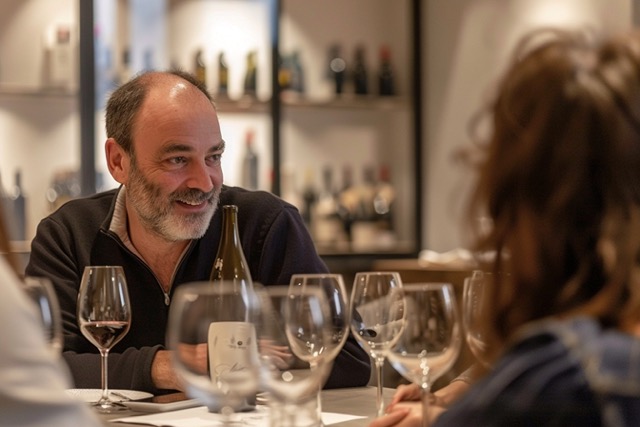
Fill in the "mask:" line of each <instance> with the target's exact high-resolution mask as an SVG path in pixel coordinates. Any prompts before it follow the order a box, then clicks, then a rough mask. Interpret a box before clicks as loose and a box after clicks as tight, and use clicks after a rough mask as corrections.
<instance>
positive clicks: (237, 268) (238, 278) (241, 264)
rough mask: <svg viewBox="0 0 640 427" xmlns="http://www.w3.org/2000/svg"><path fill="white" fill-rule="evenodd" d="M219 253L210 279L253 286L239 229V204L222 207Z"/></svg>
mask: <svg viewBox="0 0 640 427" xmlns="http://www.w3.org/2000/svg"><path fill="white" fill-rule="evenodd" d="M221 233H222V234H221V235H220V244H219V245H218V253H217V254H216V258H215V261H214V262H213V269H212V270H211V276H210V280H211V281H212V282H216V281H222V280H224V281H233V282H236V283H238V284H239V285H241V286H246V287H248V288H251V287H252V286H253V281H252V279H251V272H250V271H249V264H248V263H247V259H246V258H245V256H244V252H243V250H242V244H241V242H240V232H239V230H238V206H236V205H224V206H223V207H222V231H221Z"/></svg>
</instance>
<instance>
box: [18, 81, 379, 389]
mask: <svg viewBox="0 0 640 427" xmlns="http://www.w3.org/2000/svg"><path fill="white" fill-rule="evenodd" d="M106 129H107V137H108V139H107V141H106V143H105V152H106V158H107V165H108V168H109V172H110V173H111V175H112V176H113V178H114V179H115V180H116V181H117V182H119V183H120V184H121V186H120V188H118V189H116V190H111V191H107V192H104V193H99V194H96V195H93V196H90V197H87V198H83V199H77V200H73V201H71V202H69V203H67V204H65V205H64V206H62V207H61V208H60V209H58V210H57V211H56V212H54V213H53V214H51V215H50V216H48V217H47V218H45V219H44V220H42V222H41V223H40V225H39V226H38V231H37V234H36V237H35V238H34V240H33V243H32V251H31V258H30V260H29V264H28V266H27V270H26V273H27V274H28V275H33V276H46V277H49V278H50V279H51V280H52V282H53V283H54V286H55V288H56V293H57V295H58V298H59V300H60V306H61V309H62V313H63V323H64V331H65V346H64V352H63V357H64V359H65V360H66V362H67V363H68V364H69V367H70V368H71V372H72V374H73V378H74V381H75V386H76V387H82V388H98V387H100V357H99V354H98V353H97V349H96V347H95V346H93V345H92V344H91V343H90V342H89V341H88V340H86V339H85V338H84V336H83V335H82V333H81V332H80V329H79V327H78V322H77V317H76V300H77V296H78V289H79V285H80V278H81V276H82V273H83V270H84V267H85V266H87V265H121V266H123V267H124V269H125V274H126V277H127V282H128V285H129V294H130V298H131V305H132V317H133V319H132V324H131V328H130V330H129V332H128V334H127V335H126V336H125V337H124V338H123V339H122V341H120V342H119V343H118V344H117V345H116V346H115V347H114V348H113V349H112V350H111V352H110V355H109V386H110V387H112V388H126V389H135V390H144V391H149V392H152V393H154V394H157V393H160V392H162V391H163V390H175V389H180V384H179V382H178V380H177V378H176V376H175V373H174V371H173V369H172V367H171V364H170V352H169V351H168V350H166V349H165V347H164V345H165V335H166V328H167V320H168V314H169V306H170V304H171V297H172V295H173V293H174V291H175V289H176V288H177V287H179V286H180V285H181V284H184V283H187V282H190V281H196V280H207V279H208V278H209V274H210V272H211V267H212V264H213V259H214V257H215V254H216V250H217V248H218V243H219V239H220V231H221V227H222V210H221V209H219V208H220V206H222V205H227V204H234V205H237V206H238V225H239V229H240V234H241V240H242V247H243V249H244V252H245V255H246V258H247V262H248V264H249V268H250V270H251V274H252V277H253V279H254V280H255V281H256V282H260V283H263V284H265V285H275V284H288V283H289V280H290V278H291V275H292V274H296V273H320V272H326V271H327V268H326V266H325V264H324V263H323V262H322V260H321V259H320V257H319V256H318V254H317V253H316V251H315V248H314V245H313V242H312V241H311V238H310V236H309V234H308V232H307V229H306V228H305V225H304V223H303V221H302V219H301V217H300V214H299V212H298V211H297V209H296V208H295V207H293V206H292V205H290V204H288V203H286V202H284V201H283V200H281V199H280V198H278V197H276V196H274V195H272V194H270V193H267V192H264V191H247V190H245V189H242V188H238V187H228V186H225V185H223V173H222V168H221V164H220V159H221V156H222V155H223V152H224V148H225V144H226V143H225V141H224V139H223V138H222V133H221V132H220V124H219V122H218V115H217V112H216V109H215V106H214V105H213V102H212V99H211V97H210V95H209V94H208V92H207V90H206V88H205V87H204V86H202V85H201V84H200V83H199V82H198V81H197V80H195V79H194V78H193V76H191V75H190V74H187V73H184V72H180V71H175V72H148V73H145V74H142V75H140V76H138V77H136V78H134V79H133V80H131V81H129V82H127V83H125V84H124V85H123V86H121V87H120V88H118V89H117V90H116V91H115V92H114V93H113V94H112V95H111V97H110V99H109V101H108V103H107V109H106ZM369 373H370V366H369V357H368V356H367V354H366V353H365V352H364V351H363V350H362V349H361V348H360V347H359V346H358V345H357V343H356V342H355V340H354V339H353V338H352V337H350V338H349V340H348V341H347V343H346V345H345V347H344V348H343V350H342V352H341V354H340V355H339V356H338V357H337V358H336V361H335V363H334V367H333V371H332V373H331V375H330V377H329V379H328V381H327V384H326V387H352V386H360V385H365V384H366V383H367V382H368V380H369Z"/></svg>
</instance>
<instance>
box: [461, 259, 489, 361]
mask: <svg viewBox="0 0 640 427" xmlns="http://www.w3.org/2000/svg"><path fill="white" fill-rule="evenodd" d="M492 277H493V276H492V275H491V273H485V272H483V271H480V270H475V271H473V273H472V274H471V277H467V278H466V279H465V280H464V287H463V293H462V324H463V326H464V331H465V338H466V341H467V345H468V346H469V350H471V353H473V355H474V356H475V358H476V359H477V360H478V361H479V362H480V363H481V364H482V365H484V367H488V366H489V364H490V363H489V360H488V358H487V340H486V336H485V335H486V334H485V332H484V331H483V325H484V320H483V318H482V316H483V312H484V310H485V309H486V308H485V307H486V305H487V299H488V297H489V296H488V294H487V290H488V287H489V286H490V285H491V283H492V282H491V281H492Z"/></svg>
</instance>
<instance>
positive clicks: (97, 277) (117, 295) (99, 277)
mask: <svg viewBox="0 0 640 427" xmlns="http://www.w3.org/2000/svg"><path fill="white" fill-rule="evenodd" d="M78 323H79V326H80V330H81V331H82V334H83V335H84V336H85V337H86V338H87V339H88V340H89V341H90V342H91V343H92V344H93V345H95V346H96V347H97V348H98V350H100V356H101V360H102V364H101V371H102V375H101V377H102V395H101V397H100V399H99V400H98V401H97V402H95V403H94V404H93V406H95V407H96V409H97V410H98V412H103V413H109V412H115V411H119V410H123V409H126V407H125V406H124V405H122V404H120V403H117V402H113V401H111V400H110V399H109V389H108V383H107V378H108V367H107V361H108V355H109V350H111V348H112V347H113V346H114V345H115V344H116V343H117V342H119V341H120V340H121V339H122V338H123V337H124V336H125V335H126V334H127V332H129V327H130V326H131V304H130V303H129V292H128V290H127V281H126V279H125V275H124V270H123V269H122V267H119V266H87V267H85V268H84V273H83V274H82V280H81V282H80V292H79V294H78Z"/></svg>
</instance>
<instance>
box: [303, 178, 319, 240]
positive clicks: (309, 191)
mask: <svg viewBox="0 0 640 427" xmlns="http://www.w3.org/2000/svg"><path fill="white" fill-rule="evenodd" d="M317 200H318V192H317V191H316V186H315V183H314V179H313V171H312V170H311V169H307V170H306V171H305V174H304V187H303V189H302V202H303V207H302V219H303V220H304V222H305V224H307V227H308V228H309V230H312V227H313V211H314V208H315V204H316V201H317Z"/></svg>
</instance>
